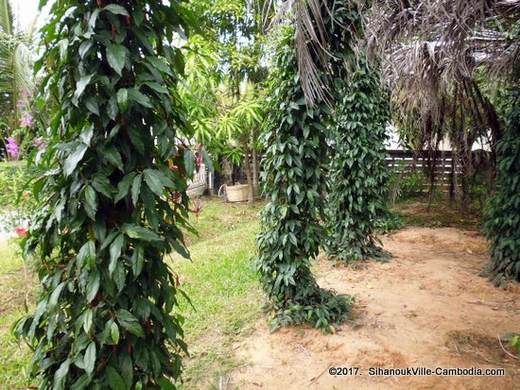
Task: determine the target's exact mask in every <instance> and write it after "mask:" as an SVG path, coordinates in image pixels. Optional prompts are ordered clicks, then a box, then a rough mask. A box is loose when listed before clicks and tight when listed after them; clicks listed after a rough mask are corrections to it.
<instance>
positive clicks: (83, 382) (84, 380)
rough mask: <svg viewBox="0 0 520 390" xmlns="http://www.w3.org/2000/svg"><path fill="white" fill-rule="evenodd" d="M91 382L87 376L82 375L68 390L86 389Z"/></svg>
mask: <svg viewBox="0 0 520 390" xmlns="http://www.w3.org/2000/svg"><path fill="white" fill-rule="evenodd" d="M90 382H92V379H91V378H90V376H89V375H87V374H83V375H81V376H80V377H79V379H78V380H77V381H76V382H74V383H73V384H72V386H71V387H70V390H84V389H86V388H87V387H88V385H89V384H90Z"/></svg>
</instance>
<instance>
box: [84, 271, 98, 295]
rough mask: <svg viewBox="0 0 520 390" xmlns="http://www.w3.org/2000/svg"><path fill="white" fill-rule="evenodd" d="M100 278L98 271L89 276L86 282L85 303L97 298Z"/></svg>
mask: <svg viewBox="0 0 520 390" xmlns="http://www.w3.org/2000/svg"><path fill="white" fill-rule="evenodd" d="M100 282H101V278H100V275H99V272H98V271H92V272H91V273H90V274H89V277H88V282H87V303H91V302H92V301H93V300H94V299H95V298H96V296H97V293H98V291H99V285H100Z"/></svg>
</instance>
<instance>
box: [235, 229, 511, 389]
mask: <svg viewBox="0 0 520 390" xmlns="http://www.w3.org/2000/svg"><path fill="white" fill-rule="evenodd" d="M383 242H384V244H385V248H386V249H387V250H389V251H391V252H392V253H393V255H394V259H393V260H392V261H391V262H390V263H387V264H378V263H367V264H366V265H363V267H361V268H359V269H346V268H344V267H337V268H335V267H333V265H332V264H331V263H330V262H328V261H326V260H324V259H322V260H321V261H320V262H319V265H318V275H319V281H320V284H321V285H322V286H324V287H325V286H326V287H329V288H334V289H335V290H336V291H338V292H340V293H347V294H352V295H355V296H356V297H357V303H356V306H355V312H356V315H357V319H356V320H355V323H354V324H346V325H344V326H343V327H342V328H341V329H340V330H339V331H338V332H337V333H336V334H333V335H327V336H324V335H322V334H320V333H319V332H318V331H315V330H313V329H302V328H299V329H296V328H293V329H283V330H281V331H278V332H276V333H274V334H270V333H269V331H268V329H267V327H266V325H265V321H264V320H262V321H260V322H259V323H258V324H257V326H256V330H255V332H254V333H253V334H252V335H251V336H250V337H249V338H247V339H246V340H244V341H243V342H241V343H240V344H239V345H237V346H236V351H237V355H238V357H239V358H240V359H242V360H243V362H244V365H243V366H241V367H240V368H239V369H237V370H235V371H234V372H233V373H232V374H231V382H232V384H233V386H237V387H238V388H240V389H259V388H264V389H283V390H289V389H307V388H310V389H404V388H410V389H497V390H498V389H500V390H501V389H515V388H516V389H520V362H518V361H516V360H514V359H512V358H510V357H508V356H507V355H506V354H505V353H504V352H503V350H502V348H501V347H500V345H499V343H498V340H497V335H502V334H505V333H507V332H510V331H514V330H516V331H519V330H520V329H519V326H520V299H519V297H520V289H518V288H517V286H514V287H512V288H511V289H510V290H507V291H504V290H498V289H496V288H494V287H493V286H492V285H491V284H490V283H488V282H487V280H485V279H483V278H481V277H479V276H478V272H479V271H480V270H481V269H482V267H483V265H484V264H485V263H486V261H487V255H486V250H487V247H486V242H485V241H484V239H483V238H482V237H481V236H479V235H478V233H476V232H463V231H460V230H457V229H452V228H442V229H428V228H409V229H405V230H402V231H400V232H398V233H396V234H394V235H392V236H389V237H385V238H384V239H383ZM330 366H345V367H360V368H361V370H362V372H364V375H363V376H357V377H332V376H330V375H329V374H328V367H330ZM370 367H385V368H391V367H483V368H484V367H504V368H506V370H507V376H506V377H502V378H490V377H464V378H460V377H458V378H456V377H369V376H368V375H367V374H368V368H370Z"/></svg>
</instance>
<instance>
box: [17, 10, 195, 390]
mask: <svg viewBox="0 0 520 390" xmlns="http://www.w3.org/2000/svg"><path fill="white" fill-rule="evenodd" d="M46 2H47V1H45V0H43V1H40V4H41V5H45V4H46ZM186 31H187V25H186V23H185V18H184V17H183V10H182V8H181V5H180V2H179V1H176V0H170V1H162V0H157V1H147V0H121V1H108V0H60V1H56V2H54V4H53V6H52V11H51V19H50V21H49V23H48V24H47V26H46V27H44V28H43V30H42V42H43V44H44V45H45V48H46V50H45V54H44V55H43V57H42V59H41V60H40V61H39V65H38V67H39V68H44V69H45V70H46V72H47V74H48V76H47V77H46V79H45V80H44V88H43V91H45V92H46V93H48V94H50V95H52V96H53V97H54V98H55V99H56V100H57V102H58V106H57V108H56V109H55V110H54V113H53V118H52V123H51V125H50V128H49V129H48V138H49V139H48V142H49V145H48V147H47V150H46V152H45V153H44V155H43V156H41V157H40V158H39V160H38V169H39V170H40V172H42V174H41V176H40V177H39V178H38V179H37V180H36V181H35V184H34V193H35V194H36V195H37V196H38V198H39V201H40V202H41V203H40V204H41V208H40V211H39V212H38V214H37V215H36V216H35V218H34V220H33V221H32V227H31V229H30V235H29V236H28V237H27V239H26V240H25V250H26V252H27V253H33V254H34V255H35V257H36V259H37V265H38V275H39V278H40V281H41V284H42V291H41V294H40V296H39V299H38V302H37V305H36V309H35V312H34V313H33V314H32V315H30V316H28V317H27V318H24V319H22V320H20V321H19V323H18V325H17V327H16V329H17V332H18V334H19V335H21V336H22V337H24V338H25V339H26V340H27V342H28V343H29V345H30V346H31V347H32V348H33V349H34V357H33V360H32V370H31V373H32V375H34V376H36V377H38V378H39V383H40V385H39V388H40V389H51V388H52V389H58V390H59V389H82V388H92V389H106V388H112V389H130V388H132V389H144V388H172V387H173V386H174V385H173V383H175V381H176V379H177V378H179V375H180V373H181V369H182V361H181V356H182V354H183V353H185V352H186V345H185V343H184V341H183V331H182V327H181V325H182V322H183V321H182V317H181V316H180V315H178V314H176V310H175V309H176V307H177V298H176V293H177V292H178V288H177V287H178V281H177V278H176V275H175V274H174V273H173V272H172V271H171V270H170V269H169V268H168V265H167V264H166V263H165V262H164V261H163V256H164V255H165V254H167V253H169V252H171V251H177V252H179V253H180V254H182V255H184V256H188V252H187V250H186V247H185V245H184V241H183V236H182V233H181V230H180V227H181V226H183V225H186V224H187V213H188V198H187V196H186V189H187V183H186V179H187V177H189V176H191V174H192V173H193V170H194V167H195V161H194V156H193V153H192V152H190V151H189V150H188V149H187V148H184V147H183V146H182V141H181V140H182V139H184V138H185V137H187V136H189V134H186V133H185V132H184V131H185V128H186V127H185V120H184V114H183V108H182V107H181V106H180V104H179V101H180V99H179V98H178V96H177V92H176V83H177V79H178V75H179V74H181V73H182V71H183V58H182V55H181V53H180V51H179V50H177V49H175V48H174V47H173V46H172V45H170V43H171V42H172V41H173V39H174V38H175V35H176V34H179V35H183V34H184V33H185V32H186Z"/></svg>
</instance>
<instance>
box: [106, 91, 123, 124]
mask: <svg viewBox="0 0 520 390" xmlns="http://www.w3.org/2000/svg"><path fill="white" fill-rule="evenodd" d="M125 91H126V90H125ZM107 114H108V117H109V118H110V119H112V120H113V121H115V120H116V118H117V114H119V107H118V105H117V97H115V96H112V97H111V98H110V100H109V101H108V103H107Z"/></svg>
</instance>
